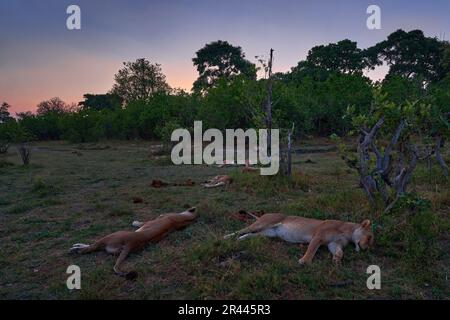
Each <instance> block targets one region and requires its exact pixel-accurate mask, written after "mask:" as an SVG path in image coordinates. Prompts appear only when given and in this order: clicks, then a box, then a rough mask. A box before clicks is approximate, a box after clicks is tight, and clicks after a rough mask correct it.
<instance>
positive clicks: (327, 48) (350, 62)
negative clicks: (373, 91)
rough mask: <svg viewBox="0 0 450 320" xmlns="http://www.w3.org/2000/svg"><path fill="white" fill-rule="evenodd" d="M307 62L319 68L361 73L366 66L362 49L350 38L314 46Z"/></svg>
mask: <svg viewBox="0 0 450 320" xmlns="http://www.w3.org/2000/svg"><path fill="white" fill-rule="evenodd" d="M306 62H307V63H308V64H309V65H310V66H312V67H316V68H319V69H323V70H326V71H330V72H333V71H334V72H340V73H361V72H362V70H363V68H364V59H363V57H362V50H361V49H359V48H358V47H357V44H356V42H353V41H350V40H348V39H345V40H342V41H339V42H337V43H330V44H328V45H320V46H316V47H313V48H312V49H311V50H309V52H308V56H307V57H306Z"/></svg>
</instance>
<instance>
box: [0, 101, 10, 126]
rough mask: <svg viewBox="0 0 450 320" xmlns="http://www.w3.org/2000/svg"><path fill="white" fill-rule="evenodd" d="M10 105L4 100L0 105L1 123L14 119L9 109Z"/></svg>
mask: <svg viewBox="0 0 450 320" xmlns="http://www.w3.org/2000/svg"><path fill="white" fill-rule="evenodd" d="M10 107H11V106H10V105H9V104H8V103H7V102H3V103H2V104H1V105H0V124H1V123H6V122H8V121H10V120H12V117H11V114H10V113H9V110H8V109H9V108H10Z"/></svg>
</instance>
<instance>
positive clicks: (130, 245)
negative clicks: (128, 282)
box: [70, 208, 197, 278]
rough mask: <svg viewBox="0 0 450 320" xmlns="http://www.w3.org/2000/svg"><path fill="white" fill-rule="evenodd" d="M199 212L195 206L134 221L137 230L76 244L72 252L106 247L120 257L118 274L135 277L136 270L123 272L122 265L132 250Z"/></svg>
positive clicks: (161, 235) (116, 269) (181, 223)
mask: <svg viewBox="0 0 450 320" xmlns="http://www.w3.org/2000/svg"><path fill="white" fill-rule="evenodd" d="M196 218H197V213H196V209H195V208H191V209H188V210H186V211H184V212H181V213H167V214H162V215H160V216H159V217H158V218H156V219H154V220H150V221H147V222H139V221H134V222H133V224H132V225H133V226H134V227H139V229H137V230H136V231H135V232H132V231H117V232H114V233H112V234H110V235H107V236H105V237H103V238H101V239H99V240H97V241H95V242H94V243H93V244H91V245H85V244H80V243H77V244H74V245H73V247H72V248H71V249H70V252H71V253H89V252H93V251H96V250H101V249H105V250H106V251H107V252H108V253H112V254H117V255H119V257H118V258H117V261H116V263H115V265H114V268H113V269H114V272H115V273H116V274H117V275H120V276H124V277H127V278H133V277H135V276H136V275H137V274H136V273H135V272H122V271H121V270H120V266H121V264H122V263H123V261H124V260H125V259H126V257H127V256H128V254H129V253H130V252H133V251H136V250H139V249H142V248H143V247H144V246H145V245H147V244H148V243H150V242H158V241H159V240H161V239H162V238H164V237H165V236H166V235H168V234H169V233H171V232H173V231H175V230H178V229H181V228H183V227H185V226H187V225H189V224H191V223H193V222H194V221H195V219H196Z"/></svg>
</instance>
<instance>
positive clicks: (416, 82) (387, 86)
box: [381, 75, 425, 104]
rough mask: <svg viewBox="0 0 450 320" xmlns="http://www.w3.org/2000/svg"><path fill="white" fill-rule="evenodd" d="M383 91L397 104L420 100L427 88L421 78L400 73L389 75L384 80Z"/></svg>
mask: <svg viewBox="0 0 450 320" xmlns="http://www.w3.org/2000/svg"><path fill="white" fill-rule="evenodd" d="M381 91H382V92H383V93H385V94H386V98H387V99H388V100H389V101H392V102H394V103H396V104H402V103H405V102H406V101H415V100H419V99H420V98H421V97H422V96H423V95H424V94H425V90H424V88H423V86H422V80H421V79H420V78H405V77H401V76H399V75H388V76H386V78H385V79H384V80H383V81H382V86H381Z"/></svg>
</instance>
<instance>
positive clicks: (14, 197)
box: [0, 139, 450, 299]
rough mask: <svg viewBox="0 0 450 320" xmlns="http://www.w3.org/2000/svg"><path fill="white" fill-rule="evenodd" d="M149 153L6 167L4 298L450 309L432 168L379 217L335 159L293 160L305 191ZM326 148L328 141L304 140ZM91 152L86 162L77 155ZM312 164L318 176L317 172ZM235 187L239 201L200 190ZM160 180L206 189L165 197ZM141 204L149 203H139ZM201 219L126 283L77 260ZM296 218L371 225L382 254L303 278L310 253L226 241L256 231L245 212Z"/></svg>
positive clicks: (41, 158)
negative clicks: (120, 241) (143, 226)
mask: <svg viewBox="0 0 450 320" xmlns="http://www.w3.org/2000/svg"><path fill="white" fill-rule="evenodd" d="M150 145H151V143H150V142H132V143H131V142H130V143H127V142H114V141H111V142H110V141H108V142H107V143H99V144H81V145H80V144H76V145H71V144H68V143H66V142H52V143H39V144H37V145H36V146H37V147H38V149H36V150H35V151H34V152H33V154H32V159H31V164H30V165H29V166H28V167H23V166H22V165H21V163H20V159H19V158H18V156H17V154H16V153H15V152H12V151H9V152H8V153H7V154H6V155H2V158H1V159H0V163H1V165H0V195H1V196H0V219H1V220H0V241H1V243H2V249H1V250H0V274H2V276H1V277H0V298H2V299H6V298H16V299H57V298H61V299H115V298H118V299H139V298H143V299H221V298H222V299H233V298H235V299H386V298H388V299H389V298H391V299H393V298H395V299H448V297H449V289H448V282H446V281H447V280H446V276H447V275H448V271H449V265H450V264H449V255H448V253H449V252H450V250H449V247H448V244H449V241H448V240H449V236H448V235H449V230H450V228H449V227H450V224H449V213H450V185H449V181H448V180H446V179H445V178H444V177H443V176H442V174H441V172H440V169H439V168H438V167H437V166H436V165H434V166H433V167H432V168H431V171H430V170H428V168H426V166H425V165H424V164H421V165H420V166H419V168H418V170H417V172H416V174H415V176H414V178H413V182H412V185H411V187H412V188H411V190H412V191H414V192H416V194H420V195H421V196H422V198H424V199H426V200H423V199H418V198H417V197H415V196H411V197H410V198H408V199H405V200H404V201H402V202H401V203H399V207H398V209H397V210H394V211H393V212H391V213H389V214H382V213H381V211H380V210H375V211H374V210H371V208H370V206H369V204H368V202H367V199H366V197H365V195H364V193H363V192H362V190H361V189H360V188H358V177H357V176H356V174H355V173H354V172H353V171H351V170H348V169H347V167H346V166H345V164H344V163H343V161H342V160H341V159H340V157H339V156H338V155H337V154H336V153H335V152H324V153H311V154H301V155H295V156H294V159H293V160H294V163H295V166H294V174H293V177H292V179H286V178H284V177H280V176H276V177H264V176H259V175H257V174H253V173H247V174H244V173H241V172H240V171H239V170H238V169H236V168H216V167H208V166H203V165H199V166H174V165H172V164H171V163H170V159H169V158H168V157H167V156H164V155H156V154H151V153H150ZM305 145H308V146H315V145H321V146H325V147H326V146H327V145H329V142H328V141H327V140H326V139H320V140H318V141H316V140H308V141H305ZM74 150H81V151H80V152H81V154H82V155H78V154H76V153H72V151H74ZM306 159H310V160H312V163H305V160H306ZM218 174H230V175H232V177H233V178H234V182H233V183H232V184H231V185H230V186H229V187H228V188H227V189H220V188H218V189H208V190H206V189H203V188H202V187H201V186H200V183H201V182H203V181H205V180H207V179H208V178H210V177H212V176H215V175H218ZM153 179H161V180H165V181H169V182H183V181H186V180H187V179H192V180H194V181H195V182H197V183H196V185H195V186H193V187H175V186H169V187H166V188H160V189H156V188H152V187H151V186H150V184H151V181H152V180H153ZM133 197H141V198H142V199H143V200H144V201H143V202H142V203H133V201H132V199H133ZM190 206H197V208H198V212H199V219H198V221H197V222H196V223H195V224H193V225H191V226H189V227H187V228H186V229H184V230H182V231H179V232H175V233H173V234H171V235H169V236H168V237H167V238H166V239H164V240H162V241H161V242H160V243H158V244H152V245H149V246H147V247H146V248H145V249H144V250H142V251H140V252H138V253H135V254H132V255H130V257H129V258H128V259H127V260H126V263H125V265H124V269H125V270H136V271H137V272H138V273H139V277H138V280H137V281H132V282H130V281H126V280H124V279H122V278H119V277H116V276H114V274H113V272H112V266H113V264H114V261H115V258H114V257H112V256H110V255H108V254H106V253H105V252H97V253H93V254H89V255H85V256H71V255H68V254H67V252H68V249H69V248H70V247H71V245H72V244H73V243H77V242H81V243H90V242H92V241H94V240H95V239H97V238H99V237H101V236H103V235H106V234H108V233H111V232H114V231H117V230H133V228H132V227H131V225H130V224H131V222H132V221H133V220H146V219H152V218H154V217H156V216H158V215H159V214H161V213H165V212H179V211H182V210H183V209H184V208H187V207H190ZM240 209H246V210H249V211H257V210H263V211H265V212H283V213H286V214H292V215H301V216H306V217H314V218H319V219H341V220H345V221H354V222H360V221H362V220H363V219H366V218H370V219H371V220H372V221H373V222H374V225H373V228H374V232H375V237H376V245H375V247H374V248H373V249H372V250H369V251H365V252H360V253H356V252H355V250H354V248H353V247H352V246H351V245H349V246H348V247H347V248H346V249H345V250H344V251H345V254H344V260H343V264H342V266H341V267H336V266H334V265H333V264H332V262H331V256H330V254H329V253H328V251H327V250H326V248H321V249H319V251H318V253H317V255H316V257H315V258H314V260H313V264H312V265H310V266H300V265H299V264H298V262H297V261H298V259H299V258H300V257H301V256H302V254H303V253H304V252H305V251H306V246H300V245H295V244H289V243H286V242H283V241H280V240H276V239H266V238H252V239H248V240H245V241H234V240H232V239H227V240H223V238H222V236H223V235H224V234H226V233H229V232H232V231H234V230H237V229H240V228H243V227H244V226H246V225H247V224H246V223H244V222H242V221H238V220H235V219H234V218H233V216H232V214H233V213H235V212H237V211H238V210H240ZM71 264H76V265H78V266H80V267H81V270H82V271H81V272H82V289H81V290H79V291H69V290H68V289H67V288H66V286H65V281H66V279H67V276H68V275H67V274H66V269H67V267H68V266H69V265H71ZM370 264H377V265H379V266H380V267H381V271H382V289H381V290H374V291H371V290H368V289H367V288H366V279H367V276H368V275H367V274H366V268H367V266H369V265H370Z"/></svg>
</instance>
